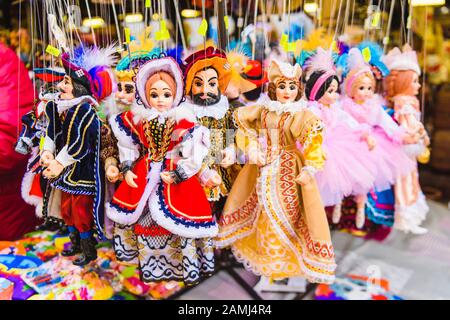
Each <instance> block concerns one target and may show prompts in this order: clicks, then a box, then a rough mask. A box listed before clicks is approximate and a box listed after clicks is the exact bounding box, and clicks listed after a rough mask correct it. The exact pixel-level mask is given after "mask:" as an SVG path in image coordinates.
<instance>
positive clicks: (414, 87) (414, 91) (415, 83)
mask: <svg viewBox="0 0 450 320" xmlns="http://www.w3.org/2000/svg"><path fill="white" fill-rule="evenodd" d="M420 87H421V85H420V82H419V75H418V74H417V73H414V75H413V80H412V84H411V87H410V92H409V94H410V95H412V96H417V95H418V94H419V89H420Z"/></svg>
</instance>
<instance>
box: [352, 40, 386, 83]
mask: <svg viewBox="0 0 450 320" xmlns="http://www.w3.org/2000/svg"><path fill="white" fill-rule="evenodd" d="M357 47H358V49H359V50H361V52H362V51H363V50H369V53H370V55H369V61H367V62H368V63H370V65H372V66H374V67H376V68H377V69H378V70H379V71H380V72H381V75H382V76H383V77H386V76H387V75H388V74H389V69H388V67H387V66H386V65H385V64H384V62H383V57H384V53H383V48H381V46H380V45H379V44H378V43H376V42H372V41H364V42H361V43H360V44H358V46H357Z"/></svg>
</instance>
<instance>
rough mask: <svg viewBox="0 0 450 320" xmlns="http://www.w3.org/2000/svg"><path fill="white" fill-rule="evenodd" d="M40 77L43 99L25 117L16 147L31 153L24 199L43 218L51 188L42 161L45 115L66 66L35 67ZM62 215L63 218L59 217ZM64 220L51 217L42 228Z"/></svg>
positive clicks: (25, 180)
mask: <svg viewBox="0 0 450 320" xmlns="http://www.w3.org/2000/svg"><path fill="white" fill-rule="evenodd" d="M34 74H35V77H36V79H39V81H42V86H41V87H40V91H39V102H38V103H37V104H36V106H35V108H33V110H31V111H30V112H28V113H27V114H25V115H24V116H23V117H22V131H21V132H20V135H19V139H18V141H17V144H16V148H15V150H16V151H17V152H18V153H21V154H30V155H31V156H30V159H29V160H28V168H27V170H28V171H27V172H26V173H25V175H24V177H23V181H22V189H21V191H22V198H23V199H24V200H25V201H26V202H27V203H28V204H31V205H33V206H34V207H36V216H38V217H40V218H42V217H43V213H42V205H43V195H44V193H45V190H46V188H47V179H45V178H44V177H43V175H42V167H41V163H40V150H39V148H40V144H41V141H43V140H44V138H45V133H46V130H47V125H48V123H47V118H46V117H45V108H46V105H47V104H48V103H49V102H50V101H53V100H55V98H56V97H57V93H58V92H59V91H58V89H57V88H56V85H57V83H58V82H60V81H61V80H62V79H63V77H64V70H63V69H57V68H54V69H51V68H39V69H34ZM59 218H60V217H59ZM60 222H62V220H60V219H58V217H50V216H47V218H46V219H45V221H44V224H43V225H41V226H40V228H43V229H45V228H55V227H57V226H58V224H59V223H60Z"/></svg>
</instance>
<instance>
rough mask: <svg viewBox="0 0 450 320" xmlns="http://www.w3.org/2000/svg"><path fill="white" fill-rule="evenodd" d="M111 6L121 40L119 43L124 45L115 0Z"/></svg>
mask: <svg viewBox="0 0 450 320" xmlns="http://www.w3.org/2000/svg"><path fill="white" fill-rule="evenodd" d="M111 6H112V10H113V14H114V22H115V23H116V31H117V39H118V40H119V45H120V46H121V47H122V44H123V42H122V33H121V32H120V27H119V20H118V18H117V12H116V5H115V4H114V0H111ZM146 13H147V12H146Z"/></svg>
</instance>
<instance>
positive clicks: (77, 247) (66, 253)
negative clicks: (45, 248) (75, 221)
mask: <svg viewBox="0 0 450 320" xmlns="http://www.w3.org/2000/svg"><path fill="white" fill-rule="evenodd" d="M69 238H70V242H71V243H72V247H71V248H70V249H67V250H63V251H62V252H61V255H62V256H63V257H71V256H74V255H76V254H78V253H80V252H81V244H80V234H79V233H78V232H71V233H70V234H69Z"/></svg>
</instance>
